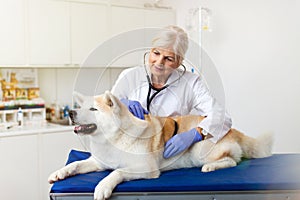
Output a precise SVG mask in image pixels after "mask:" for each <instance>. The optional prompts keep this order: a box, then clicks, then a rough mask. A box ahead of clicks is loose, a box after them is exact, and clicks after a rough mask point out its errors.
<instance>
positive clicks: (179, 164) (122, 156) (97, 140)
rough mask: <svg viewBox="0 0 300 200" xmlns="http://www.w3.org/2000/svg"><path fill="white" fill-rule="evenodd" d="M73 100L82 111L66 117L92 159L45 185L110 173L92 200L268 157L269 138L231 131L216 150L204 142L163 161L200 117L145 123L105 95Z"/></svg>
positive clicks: (147, 118)
mask: <svg viewBox="0 0 300 200" xmlns="http://www.w3.org/2000/svg"><path fill="white" fill-rule="evenodd" d="M74 99H75V100H76V102H78V103H79V105H80V106H81V108H80V109H77V110H71V111H70V113H69V114H70V118H71V120H72V122H73V123H75V124H77V126H75V128H74V132H75V133H77V134H80V135H84V137H87V139H88V141H89V148H90V151H91V157H90V158H88V159H86V160H82V161H76V162H73V163H70V164H68V165H66V166H65V167H63V168H61V169H59V170H57V171H55V172H53V173H52V174H51V175H50V176H49V179H48V182H49V183H54V182H56V181H58V180H62V179H65V178H67V177H69V176H73V175H76V174H83V173H88V172H93V171H102V170H107V169H110V170H113V171H112V172H111V173H110V174H109V175H108V176H106V177H105V178H104V179H102V180H101V181H100V182H99V183H98V185H97V186H96V188H95V191H94V199H96V200H103V199H107V198H109V197H110V196H111V194H112V191H113V189H114V188H115V187H116V185H117V184H119V183H121V182H123V181H129V180H134V179H152V178H158V177H159V175H160V173H161V172H162V171H166V170H171V169H178V168H189V167H202V168H201V170H202V172H211V171H214V170H217V169H222V168H228V167H234V166H236V165H237V163H238V162H240V161H241V159H242V157H245V158H262V157H267V156H270V155H271V154H272V153H271V151H272V143H273V139H272V136H271V135H270V134H265V135H262V136H260V137H259V138H257V139H254V138H251V137H248V136H246V135H244V134H242V133H241V132H239V131H238V130H235V129H230V130H229V132H228V133H227V134H226V135H225V136H224V137H223V138H222V139H221V140H220V141H219V142H217V143H216V144H214V143H213V142H211V141H210V140H209V139H205V140H202V141H201V142H197V143H195V144H194V145H193V146H192V147H190V148H189V149H188V150H186V151H184V152H182V153H181V154H179V155H176V156H174V157H171V158H169V159H165V158H163V151H164V145H165V143H166V141H168V140H169V139H170V138H171V137H172V136H173V135H174V134H180V133H182V132H185V131H188V130H190V129H192V128H194V127H197V125H198V124H199V122H200V121H201V120H203V119H204V117H202V116H193V115H188V116H180V117H174V118H171V117H156V116H151V115H145V120H141V119H139V118H137V117H135V116H134V115H132V114H131V113H130V112H129V110H128V109H127V107H126V106H125V105H123V104H122V103H121V102H120V101H119V99H118V98H116V97H115V96H114V95H112V94H111V93H110V92H109V91H106V92H105V93H104V94H101V95H98V96H84V95H82V94H79V93H75V94H74ZM175 132H177V133H175Z"/></svg>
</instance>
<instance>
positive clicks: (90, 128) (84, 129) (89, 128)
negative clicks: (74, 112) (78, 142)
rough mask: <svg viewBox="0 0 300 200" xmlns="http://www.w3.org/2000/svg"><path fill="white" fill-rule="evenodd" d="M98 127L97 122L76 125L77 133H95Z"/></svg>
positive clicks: (75, 130)
mask: <svg viewBox="0 0 300 200" xmlns="http://www.w3.org/2000/svg"><path fill="white" fill-rule="evenodd" d="M96 129H97V125H96V124H82V125H79V126H75V127H74V132H75V133H83V134H89V133H93V132H94V131H95V130H96Z"/></svg>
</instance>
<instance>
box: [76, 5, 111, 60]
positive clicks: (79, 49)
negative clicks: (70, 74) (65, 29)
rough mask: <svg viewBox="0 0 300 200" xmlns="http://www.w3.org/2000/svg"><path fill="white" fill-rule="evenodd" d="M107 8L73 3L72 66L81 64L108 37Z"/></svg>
mask: <svg viewBox="0 0 300 200" xmlns="http://www.w3.org/2000/svg"><path fill="white" fill-rule="evenodd" d="M107 27H108V23H107V6H106V5H101V4H87V3H71V46H72V50H71V51H72V64H81V63H82V62H83V61H84V59H85V58H86V57H87V56H88V55H89V53H90V52H91V51H92V50H93V49H94V48H96V47H97V46H98V45H99V44H101V42H103V41H104V40H105V39H107V37H108V28H107Z"/></svg>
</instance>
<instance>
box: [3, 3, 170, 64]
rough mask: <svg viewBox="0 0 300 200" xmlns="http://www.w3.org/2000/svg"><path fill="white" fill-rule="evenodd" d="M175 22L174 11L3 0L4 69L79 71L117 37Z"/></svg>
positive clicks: (98, 4)
mask: <svg viewBox="0 0 300 200" xmlns="http://www.w3.org/2000/svg"><path fill="white" fill-rule="evenodd" d="M174 23H175V14H174V11H173V10H169V9H164V10H149V9H145V8H133V7H128V6H127V7H125V6H116V5H111V4H105V3H103V2H102V3H101V2H100V1H99V2H97V1H95V2H93V3H91V2H85V1H67V0H59V1H58V0H10V1H2V2H1V3H0V25H1V28H2V29H1V30H2V31H1V32H0V42H1V43H0V44H1V49H0V53H1V57H0V65H3V66H6V65H8V66H14V65H16V66H34V67H39V66H50V67H52V66H63V67H64V66H69V65H71V66H77V65H79V64H81V63H82V62H83V61H84V59H85V58H86V57H87V56H88V55H89V53H90V52H91V51H92V50H93V49H94V48H96V47H97V46H98V45H99V44H101V43H102V42H104V41H106V40H107V39H109V38H110V37H111V36H113V35H116V34H119V33H122V32H126V31H128V30H133V29H136V28H142V27H163V26H165V25H168V24H174ZM121 45H122V44H121ZM129 60H130V59H129ZM121 63H122V62H121ZM125 64H126V62H125Z"/></svg>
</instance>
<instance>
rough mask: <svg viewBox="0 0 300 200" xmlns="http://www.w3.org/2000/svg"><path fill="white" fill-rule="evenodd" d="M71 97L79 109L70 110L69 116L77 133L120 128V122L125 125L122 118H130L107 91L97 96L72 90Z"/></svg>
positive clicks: (129, 114) (120, 104) (125, 109)
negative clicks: (85, 94)
mask: <svg viewBox="0 0 300 200" xmlns="http://www.w3.org/2000/svg"><path fill="white" fill-rule="evenodd" d="M73 98H74V100H75V102H77V103H78V104H79V105H80V109H75V110H71V111H70V113H69V114H70V118H71V120H72V122H73V123H74V124H75V125H76V126H75V128H74V132H75V133H78V134H93V133H95V132H96V130H98V131H99V130H101V132H107V131H108V130H109V132H111V131H114V130H116V129H120V128H121V127H120V124H123V127H122V128H123V129H124V126H126V123H124V122H122V121H121V120H122V119H127V120H132V118H131V113H130V112H129V111H128V109H127V108H126V107H125V106H124V105H123V104H122V103H121V102H120V101H119V99H117V98H116V97H115V96H114V95H112V94H111V93H110V92H109V91H106V92H105V93H104V94H101V95H98V96H84V95H82V94H80V93H77V92H74V94H73ZM124 116H126V117H124Z"/></svg>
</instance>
